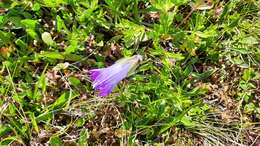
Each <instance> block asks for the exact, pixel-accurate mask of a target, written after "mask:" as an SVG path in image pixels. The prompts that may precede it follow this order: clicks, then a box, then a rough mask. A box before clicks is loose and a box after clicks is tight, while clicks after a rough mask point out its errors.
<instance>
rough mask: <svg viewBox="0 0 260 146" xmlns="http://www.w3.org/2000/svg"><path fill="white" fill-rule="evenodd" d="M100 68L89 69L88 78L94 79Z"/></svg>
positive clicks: (100, 70)
mask: <svg viewBox="0 0 260 146" xmlns="http://www.w3.org/2000/svg"><path fill="white" fill-rule="evenodd" d="M101 72H102V69H92V70H90V71H89V73H90V79H91V80H92V81H95V80H96V79H97V77H98V76H99V75H100V74H101Z"/></svg>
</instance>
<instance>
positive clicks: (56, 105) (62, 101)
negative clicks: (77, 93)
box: [52, 92, 70, 109]
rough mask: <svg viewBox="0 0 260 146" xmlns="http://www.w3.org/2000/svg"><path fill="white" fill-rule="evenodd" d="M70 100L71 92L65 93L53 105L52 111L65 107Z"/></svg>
mask: <svg viewBox="0 0 260 146" xmlns="http://www.w3.org/2000/svg"><path fill="white" fill-rule="evenodd" d="M69 98H70V93H69V92H65V93H63V94H62V95H61V96H60V97H59V98H58V99H57V100H56V101H55V102H54V103H53V104H52V109H58V108H61V107H63V106H64V105H65V104H66V103H67V102H68V101H69Z"/></svg>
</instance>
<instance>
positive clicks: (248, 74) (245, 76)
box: [242, 68, 255, 81]
mask: <svg viewBox="0 0 260 146" xmlns="http://www.w3.org/2000/svg"><path fill="white" fill-rule="evenodd" d="M254 76H255V72H254V70H253V69H252V68H249V69H246V70H245V71H244V73H243V76H242V78H243V79H244V80H245V81H249V80H251V79H252V78H253V77H254Z"/></svg>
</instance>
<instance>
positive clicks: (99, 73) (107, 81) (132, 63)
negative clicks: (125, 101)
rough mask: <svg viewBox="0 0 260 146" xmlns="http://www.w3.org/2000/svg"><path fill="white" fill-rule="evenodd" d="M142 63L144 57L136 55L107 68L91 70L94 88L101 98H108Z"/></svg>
mask: <svg viewBox="0 0 260 146" xmlns="http://www.w3.org/2000/svg"><path fill="white" fill-rule="evenodd" d="M140 61H142V56H141V55H134V56H132V57H128V58H123V59H120V60H118V61H117V62H116V63H115V64H113V65H111V66H109V67H107V68H101V69H92V70H90V71H89V73H90V79H91V80H92V86H93V88H94V89H95V90H98V92H99V96H107V95H108V94H109V93H111V92H112V90H113V89H114V87H115V86H116V85H117V84H118V83H119V82H120V81H121V80H123V79H124V78H125V77H127V75H128V73H129V72H130V71H132V70H134V69H135V68H136V67H137V65H138V63H139V62H140Z"/></svg>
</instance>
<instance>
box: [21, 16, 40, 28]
mask: <svg viewBox="0 0 260 146" xmlns="http://www.w3.org/2000/svg"><path fill="white" fill-rule="evenodd" d="M21 23H22V24H23V25H24V27H25V28H26V29H33V30H34V29H35V28H36V25H37V24H38V20H32V19H23V20H21Z"/></svg>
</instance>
